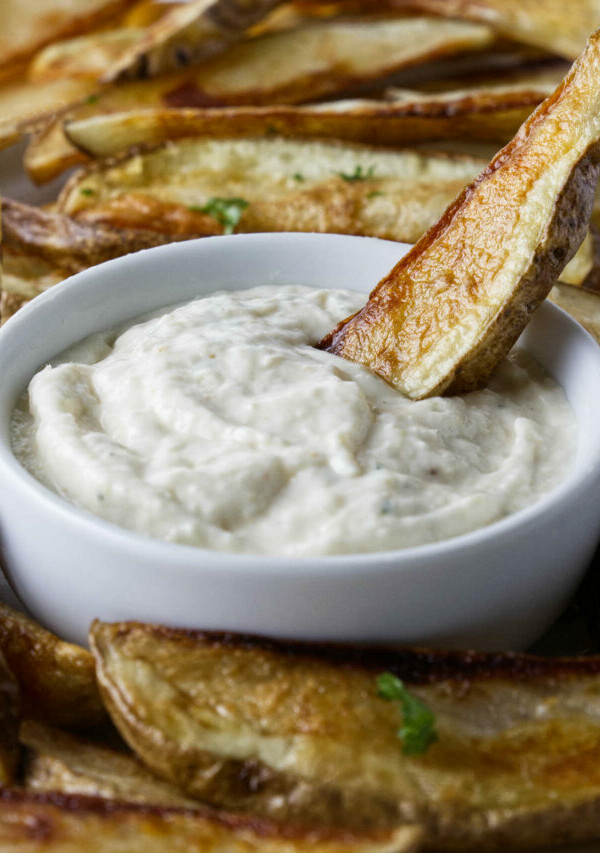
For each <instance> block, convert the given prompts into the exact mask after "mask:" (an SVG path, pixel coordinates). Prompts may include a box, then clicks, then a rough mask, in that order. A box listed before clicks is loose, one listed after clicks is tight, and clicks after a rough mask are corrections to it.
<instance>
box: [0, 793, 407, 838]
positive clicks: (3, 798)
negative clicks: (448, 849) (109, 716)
mask: <svg viewBox="0 0 600 853" xmlns="http://www.w3.org/2000/svg"><path fill="white" fill-rule="evenodd" d="M419 837H420V832H419V829H418V828H417V827H412V826H404V827H401V828H399V829H395V830H392V831H389V830H388V831H380V832H372V833H370V834H367V833H363V834H359V833H354V834H353V833H348V832H335V831H332V832H318V831H311V830H308V831H307V830H302V829H298V828H297V827H291V826H280V825H278V824H274V823H271V822H268V821H263V820H256V819H253V818H249V817H248V818H244V817H240V816H239V815H227V814H222V813H215V812H212V811H210V810H209V809H206V808H204V809H202V810H200V809H195V810H189V809H177V808H173V807H164V806H150V805H140V804H139V803H126V802H114V801H113V800H106V799H101V798H99V797H86V796H75V795H71V796H69V795H65V794H61V793H52V792H50V793H33V792H26V791H19V790H12V791H11V790H5V791H0V850H3V851H7V853H8V851H10V853H40V850H44V851H45V853H75V851H77V853H165V851H169V853H415V851H416V850H417V846H418V843H419Z"/></svg>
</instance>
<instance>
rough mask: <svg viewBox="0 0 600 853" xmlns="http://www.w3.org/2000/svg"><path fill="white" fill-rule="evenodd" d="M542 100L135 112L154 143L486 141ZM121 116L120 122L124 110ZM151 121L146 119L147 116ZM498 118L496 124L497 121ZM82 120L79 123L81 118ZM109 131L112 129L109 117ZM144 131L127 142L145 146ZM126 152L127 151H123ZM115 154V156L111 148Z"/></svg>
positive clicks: (504, 135)
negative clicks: (261, 138)
mask: <svg viewBox="0 0 600 853" xmlns="http://www.w3.org/2000/svg"><path fill="white" fill-rule="evenodd" d="M541 100H543V95H542V94H541V93H540V92H536V91H535V87H531V88H530V89H528V90H522V91H520V92H507V93H505V94H503V95H502V96H498V97H496V98H495V99H494V98H493V97H492V96H486V95H484V96H482V97H477V95H475V94H469V95H464V96H461V97H460V98H457V99H456V100H454V101H452V102H448V101H444V100H443V99H440V100H439V101H437V102H435V101H434V100H433V99H432V100H431V102H430V103H425V104H420V103H418V102H417V103H410V102H408V103H404V102H399V103H394V102H385V101H383V102H381V103H378V102H376V101H372V102H369V103H368V104H365V105H364V106H357V107H354V108H353V107H350V108H349V109H348V110H347V111H341V110H334V109H331V110H327V109H326V108H325V109H321V108H320V109H318V110H311V109H310V107H303V106H300V107H294V106H286V105H280V106H273V107H268V106H263V107H251V106H248V107H223V108H220V109H216V108H206V109H194V108H189V109H186V108H182V109H174V108H165V109H164V110H157V112H156V117H155V121H154V122H153V121H152V117H151V116H150V114H149V113H150V111H148V115H147V116H144V115H142V114H141V112H140V114H138V115H136V114H135V113H132V114H131V124H132V130H133V131H134V133H135V132H136V128H135V120H136V118H139V120H140V122H141V125H140V126H141V127H144V125H145V126H146V127H147V130H146V133H147V135H148V136H150V137H151V138H150V144H152V145H157V144H159V143H161V142H163V141H167V140H176V139H183V138H190V137H196V136H197V137H206V138H213V137H229V136H246V135H262V136H294V137H301V138H313V139H319V138H332V139H340V140H348V141H362V142H369V143H372V144H382V145H394V146H395V145H399V144H406V143H412V142H426V141H428V140H431V139H436V140H439V139H447V138H450V139H455V138H469V139H473V138H474V137H475V138H476V139H477V140H481V141H499V142H503V141H506V140H507V139H508V138H510V134H511V133H514V132H515V131H516V130H517V128H518V127H519V125H520V123H521V122H522V121H524V120H525V118H526V117H527V116H528V115H529V113H530V112H531V110H532V109H533V108H534V107H535V106H536V105H537V104H539V103H540V101H541ZM113 116H114V117H115V119H116V118H117V116H119V117H121V119H122V122H123V126H124V125H125V122H126V120H127V119H126V116H127V114H126V113H115V114H113ZM146 119H147V121H145V120H146ZM494 119H496V121H495V120H494ZM83 122H85V119H83V120H82V123H83ZM77 124H78V122H77V120H75V121H69V119H68V118H67V120H66V121H65V123H64V125H63V130H64V133H65V136H66V137H67V139H68V140H69V142H71V144H72V145H74V146H75V147H76V148H78V149H79V150H80V151H82V152H83V153H84V154H89V155H91V156H95V154H94V152H93V151H90V150H89V149H86V146H85V144H82V143H81V142H80V141H78V140H77V135H76V130H77ZM105 132H108V133H110V122H109V121H107V129H106V131H105ZM145 143H146V140H145V139H144V138H143V131H142V132H141V133H140V138H139V139H136V138H134V139H133V141H132V142H130V143H129V145H128V146H127V147H132V146H137V145H140V144H145ZM123 150H126V149H123ZM112 153H116V151H115V152H112Z"/></svg>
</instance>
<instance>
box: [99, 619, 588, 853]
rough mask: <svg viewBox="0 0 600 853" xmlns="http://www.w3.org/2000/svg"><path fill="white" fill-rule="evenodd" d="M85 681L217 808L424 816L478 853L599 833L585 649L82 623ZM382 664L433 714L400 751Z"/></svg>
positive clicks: (441, 844) (438, 844)
mask: <svg viewBox="0 0 600 853" xmlns="http://www.w3.org/2000/svg"><path fill="white" fill-rule="evenodd" d="M90 639H91V645H92V650H93V653H94V656H95V658H96V664H97V671H98V680H99V683H100V686H101V690H102V694H103V697H104V699H105V701H106V704H107V707H108V709H109V711H110V714H111V716H112V718H113V720H114V722H115V723H116V725H117V727H118V728H119V730H120V732H121V734H122V735H123V737H124V738H125V740H127V742H128V743H129V744H130V745H131V746H132V748H133V749H134V750H135V751H136V752H137V753H138V755H139V756H140V757H141V758H142V759H143V761H144V762H145V763H146V764H147V765H148V766H149V767H150V768H152V769H153V770H154V771H155V772H156V773H158V774H160V775H161V776H163V777H164V778H166V779H169V780H171V781H172V782H175V783H176V784H178V785H179V786H181V787H183V788H184V789H186V790H187V791H188V792H189V793H190V794H192V795H194V796H197V797H201V798H203V799H205V800H208V801H212V802H213V803H215V804H218V805H219V806H225V807H227V808H234V809H236V810H249V811H251V812H252V813H253V814H266V815H269V816H276V817H277V818H278V819H282V820H295V821H305V822H307V823H309V824H311V825H319V824H321V825H335V826H343V825H347V826H354V827H356V826H361V827H368V826H373V825H375V826H386V825H387V826H393V825H394V824H395V823H396V822H398V820H399V819H401V818H404V819H410V820H414V821H416V822H417V823H420V824H422V825H423V826H424V827H425V833H426V834H425V846H426V847H427V848H432V849H436V850H455V851H463V853H464V851H470V850H473V851H489V850H505V849H513V848H519V849H520V848H521V847H523V848H525V847H536V846H538V847H541V846H544V845H546V844H559V843H561V842H562V843H567V842H575V841H583V840H587V839H595V838H598V836H599V835H600V761H599V760H598V759H599V757H600V659H598V658H587V659H571V660H568V659H562V660H561V659H545V658H536V657H532V656H526V655H517V654H505V655H502V654H496V655H489V654H477V653H474V652H435V651H428V650H419V649H416V650H415V649H412V650H411V649H390V648H374V647H353V646H336V645H329V644H320V645H315V644H308V643H298V642H280V641H274V640H266V639H260V638H256V637H248V636H240V635H232V634H216V633H203V632H199V631H185V630H170V629H167V628H163V627H156V626H150V625H142V624H139V623H117V624H112V625H111V624H103V623H100V622H96V623H94V625H93V626H92V629H91V634H90ZM384 671H387V672H391V673H393V674H395V675H396V676H397V677H399V678H401V679H403V680H404V682H405V684H406V685H407V686H408V687H409V688H410V690H411V693H413V694H414V695H416V696H417V697H418V698H419V699H421V700H422V701H424V702H425V703H426V705H427V706H428V707H429V709H430V710H431V711H432V712H434V714H435V716H436V726H437V733H438V737H439V739H438V741H437V743H434V744H433V745H432V746H431V747H430V748H429V750H428V751H427V752H426V753H425V754H422V755H419V756H412V757H407V756H406V755H404V754H403V751H402V744H401V743H400V741H399V739H398V737H397V731H398V728H399V727H400V726H401V725H402V723H403V715H402V711H401V710H400V707H399V704H398V703H394V702H389V701H386V700H385V699H382V698H380V697H379V696H378V695H377V681H376V676H377V675H378V674H379V673H382V672H384Z"/></svg>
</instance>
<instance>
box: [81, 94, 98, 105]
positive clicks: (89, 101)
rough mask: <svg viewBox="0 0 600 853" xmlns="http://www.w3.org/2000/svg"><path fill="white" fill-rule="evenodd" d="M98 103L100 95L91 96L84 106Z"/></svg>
mask: <svg viewBox="0 0 600 853" xmlns="http://www.w3.org/2000/svg"><path fill="white" fill-rule="evenodd" d="M97 101H98V95H89V96H88V97H87V98H86V99H85V101H84V102H83V103H84V104H95V103H96V102H97Z"/></svg>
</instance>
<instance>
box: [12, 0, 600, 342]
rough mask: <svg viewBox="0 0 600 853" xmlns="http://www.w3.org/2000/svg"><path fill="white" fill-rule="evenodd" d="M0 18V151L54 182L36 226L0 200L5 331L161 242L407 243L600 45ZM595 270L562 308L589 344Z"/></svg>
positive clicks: (202, 5) (498, 6) (518, 8)
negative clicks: (247, 237)
mask: <svg viewBox="0 0 600 853" xmlns="http://www.w3.org/2000/svg"><path fill="white" fill-rule="evenodd" d="M2 14H3V18H2V29H1V31H0V147H7V146H9V145H11V144H15V143H16V142H18V141H19V140H22V139H24V138H27V139H29V142H28V145H27V148H26V151H25V155H24V164H23V167H24V169H26V171H27V172H28V174H29V176H30V177H31V178H32V179H33V180H34V181H35V182H37V183H40V184H43V183H44V182H47V181H49V180H51V179H53V178H57V177H58V178H59V180H60V176H64V182H65V186H64V187H63V189H62V191H61V192H60V193H59V194H58V196H57V198H56V199H55V201H54V202H53V203H50V204H48V205H46V206H44V208H43V209H42V208H41V207H37V208H34V207H31V206H26V205H22V204H20V203H19V199H6V200H5V203H4V205H3V213H2V226H3V238H2V248H3V274H2V296H1V300H0V319H1V320H2V321H5V320H6V319H7V318H8V317H10V316H11V315H12V314H14V313H15V311H16V310H18V308H19V307H20V306H21V305H22V304H23V303H24V302H25V301H27V300H29V299H31V298H32V297H34V296H35V295H37V294H38V293H40V292H42V291H44V290H46V289H47V288H48V287H51V286H54V285H55V284H57V283H59V282H60V281H62V280H64V278H66V277H67V276H68V275H70V274H72V273H73V272H76V271H78V270H81V269H85V268H86V267H88V266H90V265H92V264H95V263H98V262H100V261H103V260H106V259H108V258H111V257H115V256H117V255H119V254H124V253H126V252H130V251H135V250H136V249H139V248H146V247H148V246H152V245H159V244H162V243H165V242H169V241H172V240H183V239H189V238H193V237H199V236H204V235H215V234H221V233H230V232H232V231H236V232H250V231H286V230H287V231H326V232H335V233H347V234H359V235H368V236H376V237H382V238H386V239H391V240H398V241H403V242H409V243H412V242H415V241H416V240H417V239H418V238H419V237H420V236H421V235H422V234H423V233H424V232H425V231H426V230H427V229H428V228H429V227H430V226H431V225H432V224H433V223H434V222H436V221H437V219H438V218H439V216H440V215H441V213H442V212H443V210H444V209H445V208H446V207H447V205H448V204H449V203H450V202H451V201H452V200H453V198H454V197H455V196H456V195H457V194H458V193H459V192H460V190H461V189H462V188H463V187H464V186H465V185H466V184H468V183H469V182H470V181H471V180H472V179H473V178H474V177H475V176H476V175H477V174H478V173H479V172H480V171H481V170H482V168H483V167H484V166H485V163H486V162H487V159H488V158H489V156H490V155H491V154H493V153H494V151H495V150H497V149H498V148H499V147H500V146H501V145H502V144H504V143H505V142H507V141H508V139H510V137H511V136H512V135H513V134H514V132H515V131H516V129H517V128H518V126H519V125H520V124H521V122H522V121H523V120H524V119H525V118H526V117H527V115H528V114H529V113H530V112H531V111H532V110H533V109H534V108H535V107H536V106H537V104H539V103H540V101H542V100H543V99H544V98H545V97H546V96H547V95H548V94H549V93H550V92H551V91H552V90H553V89H554V88H555V86H556V84H557V83H558V81H559V80H560V79H561V78H562V77H563V75H564V74H565V72H566V70H567V69H568V67H569V63H570V61H571V60H572V59H574V58H575V57H576V56H577V55H578V54H579V53H580V52H581V50H582V48H583V47H584V45H585V42H586V39H587V37H588V36H589V34H590V32H591V31H592V30H593V29H595V28H596V27H597V26H600V3H598V2H597V0H577V2H576V3H573V4H571V5H570V6H569V8H568V9H567V8H566V7H565V6H564V4H561V3H558V2H557V0H527V2H519V3H517V2H512V0H510V1H509V0H486V2H481V3H478V4H473V3H467V2H459V0H453V2H446V0H443V2H438V0H410V2H409V0H382V2H375V0H362V2H360V0H337V2H323V0H296V2H291V0H288V2H283V0H210V2H209V0H200V2H199V1H198V0H190V2H186V3H164V2H163V3H161V2H158V0H155V1H154V2H153V0H143V2H139V0H135V2H134V0H110V2H108V0H104V2H103V1H102V0H85V2H81V3H79V4H77V9H76V11H73V4H71V3H66V2H63V3H61V2H59V0H43V2H36V3H35V4H31V9H28V10H25V9H23V7H22V5H20V4H16V3H15V4H13V3H8V4H7V8H6V10H4V11H3V12H2ZM67 176H69V177H68V180H67ZM596 255H597V246H596V235H595V231H594V229H593V228H592V229H591V231H590V234H589V235H588V238H587V239H586V241H585V243H584V245H583V246H582V248H581V250H580V251H579V252H578V254H577V255H576V257H575V259H574V260H573V261H572V262H571V264H570V265H569V266H568V267H567V269H566V270H565V271H564V273H563V275H562V276H561V283H560V284H558V285H557V287H556V288H555V290H554V291H553V294H552V298H554V299H555V300H557V301H559V302H560V303H561V304H563V305H564V306H565V307H566V308H567V310H569V311H571V312H572V313H574V314H575V316H577V317H578V318H579V319H580V320H581V321H582V322H583V323H584V324H585V325H586V326H587V327H588V329H589V330H590V331H592V332H593V333H595V334H599V333H600V320H599V319H598V305H597V297H596V296H594V295H593V291H594V290H595V289H596V287H597V284H598V275H597V269H598V265H597V257H596ZM567 285H571V286H570V287H569V286H567ZM573 286H577V288H578V289H577V290H576V291H575V290H574V289H573ZM590 294H592V295H590Z"/></svg>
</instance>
